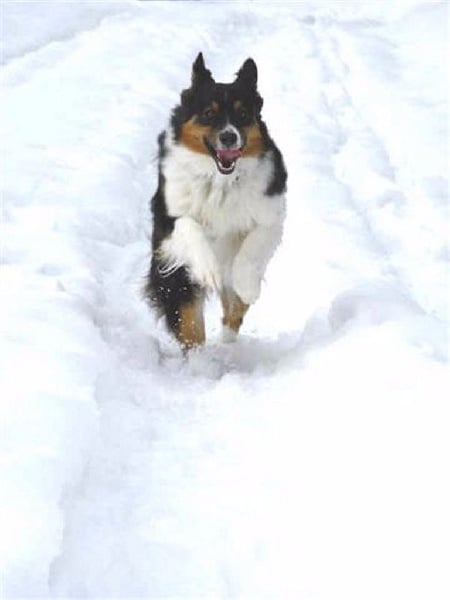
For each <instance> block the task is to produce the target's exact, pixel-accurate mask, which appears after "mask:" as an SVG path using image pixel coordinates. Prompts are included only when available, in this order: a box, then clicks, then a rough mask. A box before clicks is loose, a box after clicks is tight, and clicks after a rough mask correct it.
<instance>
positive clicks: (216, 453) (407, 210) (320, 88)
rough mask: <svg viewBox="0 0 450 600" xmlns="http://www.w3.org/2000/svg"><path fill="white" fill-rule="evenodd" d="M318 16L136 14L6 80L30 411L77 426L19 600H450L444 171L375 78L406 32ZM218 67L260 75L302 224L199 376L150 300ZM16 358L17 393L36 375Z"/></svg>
mask: <svg viewBox="0 0 450 600" xmlns="http://www.w3.org/2000/svg"><path fill="white" fill-rule="evenodd" d="M227 6H228V5H227ZM309 9H311V7H308V6H306V5H305V7H303V8H302V9H301V10H298V11H295V10H292V9H291V8H289V6H287V5H285V6H284V7H283V10H281V9H280V10H278V9H274V8H271V7H270V6H266V7H264V9H262V8H260V9H258V13H254V12H252V11H251V10H246V9H245V7H243V6H239V5H234V6H233V7H232V8H229V7H228V8H227V11H224V12H223V13H221V11H214V15H208V18H205V17H204V13H203V7H201V6H200V7H199V6H196V5H190V10H191V11H192V13H191V18H192V23H194V25H192V26H191V25H190V26H189V27H186V24H185V22H184V16H183V14H179V12H178V11H179V9H178V8H174V7H173V6H171V5H170V4H159V3H157V4H154V5H153V6H151V7H142V6H139V5H131V4H130V8H129V11H126V12H125V14H123V13H121V14H118V15H112V16H109V17H108V18H105V19H103V20H102V21H101V23H100V24H99V25H98V26H97V27H96V29H95V30H89V31H83V32H77V34H76V35H74V36H73V37H71V38H70V39H67V40H64V41H59V42H57V43H56V44H55V43H50V44H48V45H46V46H42V47H41V48H40V49H39V50H37V51H35V52H32V53H30V54H27V55H25V56H23V57H21V58H17V59H15V60H13V61H12V62H11V63H10V64H9V65H8V66H7V67H6V69H5V80H6V84H7V87H8V92H9V94H8V99H7V102H8V103H9V104H8V105H7V110H8V109H9V113H8V114H9V115H10V116H11V119H10V120H9V121H8V124H7V125H6V130H7V131H6V133H7V134H9V136H10V137H9V139H10V140H11V142H10V145H9V146H8V157H7V159H8V163H9V164H8V167H9V168H8V172H9V174H10V180H9V183H7V188H6V189H7V194H8V198H10V199H11V204H10V206H11V208H9V206H6V234H7V239H8V240H9V241H10V244H9V246H8V252H9V254H8V255H7V256H6V261H7V266H8V271H7V274H8V273H9V275H8V277H9V280H8V281H9V283H10V285H11V299H10V303H9V309H10V312H9V314H10V315H11V319H10V320H9V324H8V326H7V330H6V331H7V336H9V338H8V339H11V340H12V342H11V343H14V344H19V343H20V342H21V341H22V339H25V340H27V339H28V337H27V336H28V335H29V333H25V330H24V327H23V324H22V323H23V322H22V320H21V319H22V318H23V314H24V313H25V314H26V316H27V319H28V321H25V323H27V322H30V323H32V324H33V326H34V330H33V331H32V332H31V335H37V336H41V337H44V338H45V343H46V345H44V346H42V347H40V346H39V345H37V344H34V345H33V348H32V350H31V351H30V352H29V356H28V358H29V360H30V362H33V361H37V363H38V364H39V369H40V375H39V376H38V375H37V373H36V372H35V373H33V376H32V377H31V383H30V382H27V381H24V382H19V383H18V384H17V385H16V386H15V387H16V393H15V395H14V396H12V397H11V400H10V402H11V406H12V403H13V402H18V403H19V404H20V406H23V408H24V410H27V411H30V410H31V415H33V414H35V415H38V411H39V405H38V404H36V406H35V405H34V404H33V403H30V402H29V401H28V399H27V395H29V393H30V389H31V390H33V391H38V392H41V394H42V391H48V390H50V391H52V389H51V386H50V387H49V386H48V383H47V381H48V379H49V376H50V374H52V375H53V381H54V390H53V393H54V396H55V400H56V399H57V398H59V399H63V400H64V402H65V403H67V402H69V403H71V404H73V405H74V406H75V408H73V409H72V413H70V414H69V419H68V422H65V421H64V422H65V429H64V430H63V431H64V436H67V438H68V440H69V441H68V442H67V444H66V445H65V442H64V440H57V441H55V442H54V444H55V447H58V448H59V450H60V451H62V456H59V457H58V459H57V461H59V462H58V464H59V465H60V466H58V467H57V468H56V469H55V467H54V466H49V467H48V473H49V475H48V480H49V481H52V486H53V488H54V491H53V492H52V496H51V502H52V503H53V505H52V506H51V507H50V508H49V509H48V511H49V513H48V514H49V516H48V518H47V520H45V519H44V521H43V522H42V523H39V522H38V521H37V519H35V520H34V521H33V520H32V519H31V518H30V521H29V523H28V527H29V528H31V531H32V532H33V533H34V535H35V537H36V544H39V545H40V548H41V552H42V555H45V558H44V559H42V560H41V561H40V562H39V564H38V561H37V559H36V553H37V550H33V551H32V552H31V553H30V556H28V557H27V559H26V560H28V561H29V572H28V574H24V573H21V572H20V567H19V566H16V563H14V561H13V566H14V568H11V577H10V581H11V582H10V583H8V582H7V583H8V586H9V587H8V590H9V593H10V595H11V597H17V596H27V595H41V596H48V595H53V596H58V597H92V598H99V597H111V598H112V597H150V598H159V597H166V598H201V597H208V598H227V597H243V598H264V597H271V598H289V597H293V598H294V597H295V598H312V597H314V598H316V597H317V598H341V597H342V598H344V597H345V598H347V599H349V598H355V599H356V598H365V599H368V598H380V597H383V598H392V599H394V598H395V599H398V598H408V599H410V598H429V597H432V598H434V599H438V598H444V597H446V590H445V586H444V581H443V573H445V567H446V564H447V563H448V559H449V554H448V544H447V543H446V542H445V540H446V538H447V539H448V535H449V533H450V529H449V527H450V523H449V520H448V515H447V509H446V507H447V506H448V504H450V497H449V489H448V481H446V479H445V476H444V473H445V471H444V470H443V469H444V464H445V463H444V459H445V457H446V456H448V453H449V444H448V439H447V438H448V435H447V431H448V421H447V419H444V418H443V416H446V417H447V416H448V409H447V399H446V397H445V390H446V389H448V373H447V371H446V368H445V365H444V360H445V353H446V337H445V327H444V326H443V320H444V319H445V318H446V315H445V293H446V290H445V287H446V286H445V281H446V279H445V278H446V273H447V269H448V261H447V260H446V259H445V252H444V250H443V247H442V243H443V242H442V240H443V239H445V238H444V236H443V235H442V233H443V228H444V225H443V224H441V223H440V222H439V219H440V215H441V212H439V211H438V207H439V206H440V205H439V202H442V200H440V199H439V197H438V196H439V193H438V192H436V194H435V198H434V204H433V203H432V201H431V200H430V205H429V206H428V205H427V207H426V209H424V210H423V211H422V212H420V215H419V213H418V212H417V211H418V209H417V203H416V196H417V197H418V198H419V199H423V198H422V196H421V192H422V191H423V189H424V188H423V186H424V185H425V183H423V182H424V181H425V179H426V177H425V176H427V177H428V179H427V180H426V183H427V185H431V183H430V181H431V180H433V182H434V187H435V188H436V189H437V188H439V185H440V184H439V181H441V179H442V173H441V172H438V173H437V174H436V173H431V172H428V171H424V173H425V175H424V178H422V179H421V180H420V181H418V183H417V182H416V183H415V182H414V181H413V180H412V179H411V178H410V177H408V172H407V171H408V169H407V163H406V162H405V161H402V157H401V156H399V154H398V152H397V153H396V151H395V150H396V149H395V145H393V143H392V141H391V140H389V138H388V136H387V135H386V134H385V130H384V129H383V127H382V124H380V123H377V125H378V129H377V130H376V127H375V121H371V120H370V119H369V118H368V116H369V117H370V114H369V115H368V112H367V111H368V108H367V104H366V103H365V97H364V94H363V93H362V92H361V91H360V89H359V87H358V81H357V79H355V78H354V77H353V76H352V73H353V71H352V69H356V67H355V65H356V64H357V61H358V60H359V58H360V57H359V56H358V54H357V53H355V52H353V51H352V49H353V47H354V45H355V44H357V42H358V41H359V40H360V38H361V37H364V38H366V39H372V40H373V39H374V38H375V37H376V39H377V44H378V49H379V52H380V55H381V54H382V55H383V60H384V61H385V62H384V63H383V72H384V73H386V72H389V69H390V68H391V66H392V68H393V64H394V62H395V61H394V56H393V55H390V54H389V52H388V48H390V42H389V40H388V38H387V34H388V33H389V32H390V29H389V28H388V27H387V26H386V27H385V28H384V29H383V28H382V27H381V24H380V22H374V21H372V20H368V19H362V18H361V19H359V20H358V19H355V20H353V21H349V20H343V21H342V22H340V21H339V19H337V17H336V14H335V13H334V10H330V11H328V12H327V11H326V10H325V11H324V14H322V13H321V12H320V11H318V12H317V15H313V14H312V13H311V12H309ZM177 13H178V14H177ZM162 23H164V26H163V27H162V26H161V24H162ZM361 31H363V32H364V36H362V34H361ZM375 32H377V33H376V36H375ZM269 35H270V44H268V43H267V39H268V36H269ZM383 35H384V36H385V37H383ZM230 37H232V39H233V40H239V44H237V43H234V44H232V47H231V48H230V45H229V42H228V40H229V39H230ZM179 40H182V51H180V48H181V46H180V42H179ZM143 48H145V51H143ZM200 48H201V49H203V51H204V54H205V56H206V58H207V62H208V65H209V66H210V67H211V68H212V70H213V72H214V74H216V76H217V78H218V79H230V77H231V75H232V72H234V71H235V70H236V69H237V67H238V66H239V65H240V64H241V63H242V61H243V60H244V59H245V58H246V57H247V56H250V55H251V56H253V57H254V58H255V60H256V61H257V63H258V64H259V65H260V72H261V88H262V91H263V96H264V97H265V113H264V114H265V118H266V121H267V122H268V124H269V125H270V129H271V131H273V132H274V137H275V139H276V140H277V142H278V143H279V145H280V147H281V148H282V149H283V152H284V154H285V157H286V161H287V164H288V169H289V198H288V201H289V204H288V211H289V219H288V223H287V226H286V234H285V239H284V242H283V245H282V247H281V248H280V250H279V252H278V254H277V256H276V257H275V259H274V260H273V262H272V264H271V266H270V269H269V273H268V275H267V285H266V287H265V289H264V291H263V295H262V298H261V300H260V301H259V303H258V304H257V305H256V306H255V307H254V308H253V309H252V311H251V313H250V314H249V318H248V321H247V322H246V325H245V329H244V334H243V336H242V338H241V339H240V341H239V342H238V343H237V344H233V345H230V346H223V345H221V344H219V343H218V342H216V341H215V336H216V334H217V331H218V327H217V325H218V322H219V319H218V307H217V304H215V303H211V305H210V307H209V315H208V328H209V332H210V341H209V342H208V344H207V345H206V347H205V349H203V350H202V351H199V352H198V353H196V354H194V355H193V356H192V357H191V358H190V360H189V361H188V362H187V363H184V362H183V360H182V359H181V357H180V355H179V353H178V352H177V349H176V348H175V346H174V344H173V342H172V341H171V340H170V339H169V338H168V336H167V335H166V334H165V332H164V331H163V328H162V327H161V325H160V324H158V323H156V322H155V321H154V318H153V316H152V315H151V314H150V313H149V311H148V310H147V308H146V307H145V306H144V305H143V303H142V302H141V300H140V298H139V288H140V285H141V280H142V276H143V275H144V273H145V270H146V264H147V261H148V251H149V243H148V240H147V232H148V230H149V222H148V219H149V215H148V210H147V204H148V199H149V197H150V195H151V193H152V190H153V187H154V177H155V168H156V166H155V163H154V162H153V163H150V164H149V157H150V156H151V153H152V152H154V151H155V150H154V149H155V138H156V135H157V133H158V132H159V130H160V128H161V125H162V124H163V123H164V122H165V121H166V119H167V116H168V114H167V111H168V109H169V107H171V106H173V104H174V102H175V101H176V99H177V95H178V93H179V90H180V88H181V87H182V86H184V85H186V83H187V81H188V77H189V72H188V70H187V69H188V68H189V66H188V65H189V64H190V61H191V59H192V58H193V57H195V55H196V53H197V52H198V50H199V49H200ZM224 48H226V50H227V52H226V54H227V59H226V61H224V60H223V54H224ZM274 49H276V52H274ZM280 56H281V57H283V58H282V61H283V64H285V65H286V72H283V71H282V70H280ZM373 56H374V55H372V59H373V60H376V58H373ZM375 56H376V55H375ZM155 57H157V65H155ZM390 61H392V65H391V62H390ZM105 65H106V66H105ZM221 69H222V70H223V71H222V72H221ZM230 69H231V71H230ZM358 69H359V71H358V72H359V73H361V72H363V73H364V76H365V78H367V80H368V81H369V83H370V84H371V86H372V87H371V89H374V88H376V87H377V86H378V85H379V83H378V81H376V77H375V76H374V75H373V74H372V71H371V70H370V69H368V68H366V70H364V64H363V65H362V66H361V65H359V66H358ZM147 74H148V77H147ZM275 90H276V94H275V93H273V94H272V96H271V92H272V91H275ZM30 97H32V98H33V106H34V111H33V112H30V111H28V110H27V107H28V106H29V98H30ZM399 102H400V101H399ZM280 107H283V110H282V111H280ZM36 111H38V113H39V117H40V118H39V119H36ZM14 115H17V117H16V119H14V118H13V117H14ZM287 115H289V118H287ZM42 140H45V144H44V143H42ZM42 165H45V170H44V171H43V170H42ZM424 169H425V167H424ZM24 172H25V173H26V174H27V176H26V177H23V173H24ZM439 178H440V179H439ZM438 180H439V181H438ZM441 183H442V182H441ZM421 186H422V187H421ZM439 189H440V188H439ZM439 189H438V191H439ZM414 194H416V196H415V195H414ZM427 198H428V196H427ZM423 219H425V224H424V223H423ZM419 221H420V223H419ZM405 223H406V225H405ZM436 233H437V234H438V235H436ZM413 239H414V240H415V242H416V244H415V245H414V247H411V245H410V244H411V242H412V240H413ZM411 252H412V253H414V252H415V253H416V254H417V257H419V256H420V258H421V261H423V262H421V263H420V268H418V267H417V266H416V263H415V262H414V260H412V259H411V256H410V253H411ZM441 255H442V257H443V258H442V259H439V260H437V259H436V256H441ZM293 257H295V262H296V263H297V264H293ZM305 257H306V259H305ZM18 264H19V265H20V264H24V265H28V267H27V269H25V271H24V273H23V274H22V272H21V271H18V270H16V268H15V266H16V265H18ZM30 279H31V282H32V286H31V291H27V294H28V296H23V293H24V292H23V290H25V289H26V288H25V284H27V285H28V286H29V284H30ZM286 285H289V286H290V289H289V293H288V294H287V293H286ZM17 292H19V293H20V296H16V295H15V294H16V293H17ZM61 295H63V297H64V299H63V300H62V299H61ZM17 297H20V298H22V300H20V301H19V302H17V300H16V298H17ZM7 299H8V298H7ZM16 302H17V304H16ZM31 305H33V306H34V308H33V310H31V309H30V308H29V307H30V306H31ZM49 307H53V311H54V312H53V313H52V318H49V317H48V318H46V317H45V315H46V313H47V312H48V311H49ZM280 307H281V310H280ZM33 319H34V320H33ZM36 319H39V320H40V321H41V323H42V324H41V325H39V324H38V323H39V321H37V320H36ZM74 320H75V321H76V323H77V325H76V326H73V327H72V328H71V329H70V330H68V328H67V322H68V321H69V322H71V323H73V322H74ZM18 331H21V332H22V333H21V334H20V335H18V333H17V332H18ZM45 332H47V335H48V336H49V337H51V336H52V337H53V339H54V340H55V341H54V349H53V352H56V351H59V352H60V353H61V355H62V356H63V357H64V364H65V365H66V366H67V369H66V371H64V370H62V369H61V367H60V366H58V364H55V362H54V358H53V354H52V353H51V352H49V351H48V345H49V342H48V338H47V336H46V335H45ZM8 361H9V362H7V368H6V372H8V368H9V370H10V371H11V372H12V371H14V370H16V372H17V366H18V365H19V364H21V362H22V361H23V355H22V354H21V355H20V356H19V353H16V354H14V353H12V354H10V356H9V358H8ZM411 374H414V377H412V376H411ZM50 377H51V376H50ZM45 386H47V387H45ZM56 407H58V408H56ZM57 410H61V409H60V408H59V404H58V403H57V402H56V401H55V404H54V406H53V405H52V408H51V411H57ZM65 410H66V409H65ZM77 411H79V412H78V413H77ZM49 414H56V412H54V413H53V412H52V413H49ZM14 418H17V417H9V420H10V423H11V424H12V426H15V421H14ZM30 418H31V417H30ZM36 418H38V423H41V424H42V422H41V421H39V417H36ZM61 419H62V420H64V418H63V416H61ZM55 423H57V418H56V417H55ZM58 444H59V446H58ZM38 446H39V447H40V448H41V449H42V453H43V454H45V453H46V452H47V454H48V456H49V457H50V450H49V446H48V441H45V442H44V440H39V443H38ZM46 448H47V449H46ZM74 448H77V450H74ZM33 449H34V450H35V448H33ZM30 451H31V450H30ZM54 461H55V458H54V457H51V460H50V458H49V465H50V463H51V464H52V465H53V462H54ZM23 464H24V466H23V473H25V475H26V473H27V470H26V468H27V465H28V463H23ZM13 466H14V469H15V472H16V473H17V472H19V475H17V480H18V481H19V479H20V477H21V473H20V469H21V468H22V463H20V461H19V462H16V463H14V465H13ZM52 469H53V470H54V471H55V472H56V473H57V475H56V476H55V475H52V473H53V471H52ZM66 469H67V473H65V470H66ZM52 478H53V479H52ZM17 485H19V484H17ZM47 485H48V484H47ZM45 489H47V488H45ZM59 489H63V490H64V494H63V498H62V499H61V498H60V497H58V490H59ZM45 493H46V494H49V492H47V491H46V492H45ZM42 495H43V497H45V494H44V492H42ZM11 497H12V498H15V496H14V495H12V496H11ZM47 498H48V496H47ZM58 504H60V509H58V508H57V506H58ZM11 505H13V501H12V503H11ZM24 510H25V509H24ZM30 510H31V509H30ZM52 511H53V512H52ZM446 515H447V516H446ZM19 516H20V515H19ZM49 519H53V521H52V525H51V528H53V529H52V533H51V534H46V533H45V531H46V528H49V527H50V526H49ZM29 530H30V529H29ZM14 534H15V535H16V536H18V538H19V539H20V540H21V539H22V538H21V537H20V536H24V535H26V534H25V532H24V531H23V530H21V529H20V528H17V529H16V530H15V531H14ZM42 539H44V540H45V543H44V544H42ZM21 544H22V542H21ZM18 546H20V548H19V550H22V546H23V544H22V545H20V544H18ZM42 547H43V549H42ZM17 552H19V551H17ZM19 558H20V557H19ZM26 560H25V561H24V562H25V563H26ZM36 564H38V566H37V567H36ZM368 582H370V584H369V583H368Z"/></svg>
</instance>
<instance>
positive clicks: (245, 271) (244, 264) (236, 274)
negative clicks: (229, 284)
mask: <svg viewBox="0 0 450 600" xmlns="http://www.w3.org/2000/svg"><path fill="white" fill-rule="evenodd" d="M232 281H233V289H234V291H235V292H236V293H237V295H238V296H239V298H240V299H241V300H242V301H243V302H245V304H254V303H255V302H256V300H258V298H259V295H260V293H261V278H260V277H259V275H258V273H257V272H255V268H254V266H253V265H252V264H251V263H250V262H249V261H244V260H239V261H237V262H236V263H235V264H234V266H233V273H232Z"/></svg>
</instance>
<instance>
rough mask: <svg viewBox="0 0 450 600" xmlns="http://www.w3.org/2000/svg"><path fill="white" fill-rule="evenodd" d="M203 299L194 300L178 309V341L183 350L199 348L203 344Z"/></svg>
mask: <svg viewBox="0 0 450 600" xmlns="http://www.w3.org/2000/svg"><path fill="white" fill-rule="evenodd" d="M203 303H204V299H203V298H201V299H199V300H194V302H192V303H190V304H185V305H184V306H182V307H181V308H180V316H179V327H178V330H177V332H176V336H177V339H178V341H179V342H180V343H181V344H182V346H183V348H184V349H185V350H189V349H190V348H194V347H195V346H200V345H201V344H203V343H204V342H205V321H204V318H203Z"/></svg>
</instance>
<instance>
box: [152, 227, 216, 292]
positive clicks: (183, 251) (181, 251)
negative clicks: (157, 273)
mask: <svg viewBox="0 0 450 600" xmlns="http://www.w3.org/2000/svg"><path fill="white" fill-rule="evenodd" d="M158 254H159V258H160V260H161V261H162V262H163V263H164V264H165V265H166V267H165V268H166V270H168V271H171V270H173V269H176V268H178V267H180V266H183V267H186V268H187V270H188V273H189V276H190V278H191V280H192V282H193V283H197V284H199V285H200V286H202V287H209V288H214V289H216V290H218V291H219V290H220V289H221V287H222V281H221V279H222V278H221V274H220V267H219V263H218V261H217V258H216V256H215V254H214V251H213V249H212V248H211V245H210V243H209V241H208V238H207V237H206V235H205V232H204V231H203V228H202V226H201V225H200V223H198V222H197V221H196V220H195V219H192V218H191V217H178V218H177V219H176V221H175V225H174V228H173V231H172V233H171V234H170V236H169V237H167V238H166V239H165V240H164V241H163V242H162V244H161V246H160V249H159V252H158Z"/></svg>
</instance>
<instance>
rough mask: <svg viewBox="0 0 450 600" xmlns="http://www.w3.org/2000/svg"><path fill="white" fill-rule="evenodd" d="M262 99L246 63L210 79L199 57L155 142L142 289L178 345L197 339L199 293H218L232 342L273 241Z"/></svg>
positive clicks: (282, 180)
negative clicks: (230, 77) (222, 78)
mask: <svg viewBox="0 0 450 600" xmlns="http://www.w3.org/2000/svg"><path fill="white" fill-rule="evenodd" d="M262 105H263V100H262V98H261V96H260V95H259V93H258V91H257V68H256V64H255V63H254V61H253V60H252V59H250V58H249V59H247V60H246V61H245V62H244V64H243V66H242V67H241V69H240V70H239V71H238V73H237V76H236V79H235V80H234V81H233V82H232V83H216V82H215V81H214V79H213V77H212V75H211V72H210V71H209V70H208V69H207V68H206V67H205V63H204V60H203V56H202V54H201V53H200V54H199V55H198V57H197V59H196V60H195V62H194V64H193V67H192V80H191V86H190V87H189V89H186V90H184V91H183V92H182V93H181V99H180V104H179V105H178V106H176V107H175V109H174V110H173V113H172V117H171V120H170V124H169V126H168V128H167V130H166V131H164V132H163V133H161V135H160V136H159V138H158V142H159V178H158V188H157V190H156V193H155V195H154V196H153V198H152V203H151V207H152V213H153V237H152V260H151V267H150V271H149V274H148V278H147V283H146V288H145V295H146V297H147V298H148V300H149V301H150V302H151V304H152V305H154V306H156V307H157V309H158V311H159V313H160V314H161V315H162V316H164V318H165V321H166V324H167V326H168V328H169V330H170V331H172V332H173V334H174V335H175V336H176V338H177V339H178V340H179V342H180V343H181V345H182V346H183V348H184V349H189V348H192V347H195V346H198V345H200V344H202V343H203V342H204V341H205V324H204V317H203V306H204V301H205V297H206V294H207V292H208V291H209V290H216V292H217V293H218V294H219V296H220V298H221V302H222V307H223V319H222V323H223V339H224V341H231V340H233V339H235V337H236V335H237V333H238V331H239V328H240V326H241V323H242V320H243V317H244V315H245V313H246V312H247V310H248V308H249V306H250V305H251V304H253V303H254V302H256V300H257V299H258V297H259V295H260V290H261V280H262V278H263V276H264V272H265V269H266V267H267V264H268V262H269V260H270V258H271V257H272V255H273V253H274V251H275V249H276V247H277V246H278V244H279V243H280V240H281V235H282V229H283V221H284V218H285V196H284V194H285V189H286V178H287V174H286V169H285V166H284V163H283V158H282V156H281V153H280V151H279V150H278V148H277V146H276V145H275V143H274V141H273V140H272V138H271V137H270V135H269V133H268V130H267V127H266V125H265V123H264V121H263V120H262V118H261V108H262Z"/></svg>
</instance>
